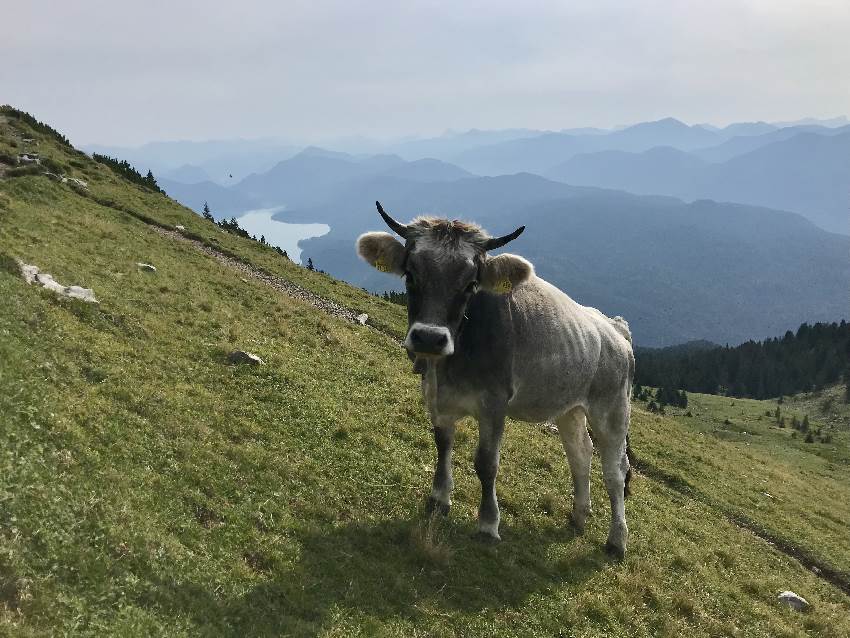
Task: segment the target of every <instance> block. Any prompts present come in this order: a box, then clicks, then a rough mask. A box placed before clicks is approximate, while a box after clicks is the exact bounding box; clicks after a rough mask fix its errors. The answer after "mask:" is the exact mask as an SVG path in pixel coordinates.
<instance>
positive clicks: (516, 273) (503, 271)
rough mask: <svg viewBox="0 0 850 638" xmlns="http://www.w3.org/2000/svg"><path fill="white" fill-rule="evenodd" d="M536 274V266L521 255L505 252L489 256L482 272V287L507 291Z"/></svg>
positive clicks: (488, 289)
mask: <svg viewBox="0 0 850 638" xmlns="http://www.w3.org/2000/svg"><path fill="white" fill-rule="evenodd" d="M533 274H534V266H532V265H531V263H530V262H529V261H527V260H525V259H523V258H522V257H520V256H519V255H511V254H510V253H505V254H502V255H497V256H496V257H487V261H485V262H484V268H483V269H482V272H481V281H480V285H481V288H483V289H484V290H487V291H489V292H496V293H501V294H504V293H507V292H510V291H511V290H513V289H514V287H515V286H519V285H520V284H521V283H523V282H524V281H526V280H527V279H528V278H529V277H531V276H532V275H533Z"/></svg>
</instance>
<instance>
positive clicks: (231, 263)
mask: <svg viewBox="0 0 850 638" xmlns="http://www.w3.org/2000/svg"><path fill="white" fill-rule="evenodd" d="M151 228H152V229H153V230H154V231H155V232H157V233H159V234H160V235H162V236H163V237H169V238H171V239H175V240H178V241H182V242H186V243H189V244H192V245H193V246H194V247H195V248H197V249H198V250H200V251H201V252H203V253H206V254H207V255H209V256H210V257H213V258H215V259H216V260H218V261H219V262H220V263H222V264H224V265H225V266H227V267H229V268H233V269H235V270H238V271H239V272H241V273H242V274H244V275H246V276H248V277H252V278H253V279H256V280H258V281H261V282H262V283H264V284H266V285H267V286H271V287H272V288H274V289H276V290H278V291H280V292H283V293H285V294H286V295H288V296H290V297H293V298H295V299H298V300H299V301H303V302H304V303H308V304H310V305H311V306H313V307H314V308H316V309H318V310H321V311H322V312H324V313H327V314H329V315H333V316H334V317H338V318H339V319H342V320H343V321H348V322H350V323H355V324H357V325H365V326H367V327H369V328H372V329H373V330H376V331H377V332H380V333H381V334H384V335H387V336H388V337H391V338H392V339H393V340H395V341H398V337H397V336H396V335H394V334H392V333H391V332H389V331H386V330H382V329H381V328H380V327H379V326H375V325H373V324H371V323H369V320H368V319H367V318H366V315H365V314H362V313H358V312H356V311H354V310H352V309H351V308H346V307H345V306H342V305H340V304H338V303H336V302H335V301H331V300H330V299H327V298H325V297H322V296H320V295H317V294H316V293H314V292H312V291H310V290H307V289H306V288H302V287H301V286H299V285H298V284H295V283H292V282H291V281H287V280H286V279H283V278H282V277H277V276H275V275H271V274H269V273H267V272H265V271H263V270H261V269H259V268H256V267H254V266H252V265H250V264H247V263H245V262H244V261H241V260H239V259H235V258H233V257H230V256H229V255H226V254H225V253H223V252H221V251H219V250H216V249H215V248H212V247H210V246H208V245H207V244H205V243H203V242H201V241H199V240H197V239H193V238H191V237H187V236H186V235H184V234H183V233H181V232H180V231H177V230H169V229H167V228H163V227H161V226H156V225H151Z"/></svg>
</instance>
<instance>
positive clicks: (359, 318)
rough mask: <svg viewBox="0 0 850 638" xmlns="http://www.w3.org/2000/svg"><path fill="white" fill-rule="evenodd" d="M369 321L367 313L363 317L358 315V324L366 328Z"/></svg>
mask: <svg viewBox="0 0 850 638" xmlns="http://www.w3.org/2000/svg"><path fill="white" fill-rule="evenodd" d="M367 321H369V315H367V314H366V313H365V312H364V313H363V314H362V315H357V322H358V323H359V324H360V325H361V326H365V325H366V322H367Z"/></svg>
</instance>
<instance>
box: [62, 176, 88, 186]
mask: <svg viewBox="0 0 850 638" xmlns="http://www.w3.org/2000/svg"><path fill="white" fill-rule="evenodd" d="M62 182H63V183H65V184H67V183H69V182H70V183H71V184H76V185H77V186H79V187H80V188H88V187H89V184H88V182H86V181H85V180H82V179H80V178H79V177H65V176H64V175H63V176H62Z"/></svg>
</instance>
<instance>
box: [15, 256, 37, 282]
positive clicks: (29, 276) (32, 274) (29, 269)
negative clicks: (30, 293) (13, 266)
mask: <svg viewBox="0 0 850 638" xmlns="http://www.w3.org/2000/svg"><path fill="white" fill-rule="evenodd" d="M18 265H19V266H20V268H21V274H22V275H23V276H24V279H26V281H27V283H28V284H31V283H32V282H34V281H35V278H36V276H37V275H38V266H33V265H31V264H25V263H24V262H22V261H19V262H18Z"/></svg>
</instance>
